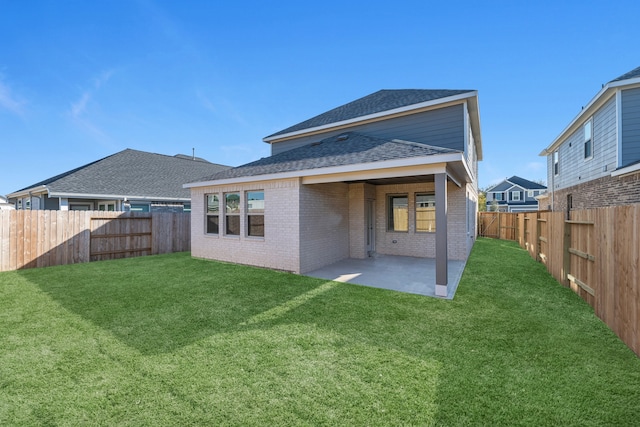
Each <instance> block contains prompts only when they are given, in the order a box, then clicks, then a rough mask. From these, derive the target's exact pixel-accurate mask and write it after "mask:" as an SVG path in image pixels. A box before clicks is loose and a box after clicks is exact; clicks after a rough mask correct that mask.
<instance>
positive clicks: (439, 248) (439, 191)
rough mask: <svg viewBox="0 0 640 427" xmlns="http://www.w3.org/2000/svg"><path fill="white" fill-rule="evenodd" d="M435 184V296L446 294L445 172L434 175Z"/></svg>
mask: <svg viewBox="0 0 640 427" xmlns="http://www.w3.org/2000/svg"><path fill="white" fill-rule="evenodd" d="M435 186H436V296H438V297H446V296H447V283H448V282H449V270H448V258H449V256H448V251H447V248H448V245H447V174H446V173H438V174H436V175H435Z"/></svg>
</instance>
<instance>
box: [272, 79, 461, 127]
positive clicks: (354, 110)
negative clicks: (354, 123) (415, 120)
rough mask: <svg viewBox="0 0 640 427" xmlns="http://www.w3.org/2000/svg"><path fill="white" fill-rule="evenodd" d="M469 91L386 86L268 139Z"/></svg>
mask: <svg viewBox="0 0 640 427" xmlns="http://www.w3.org/2000/svg"><path fill="white" fill-rule="evenodd" d="M467 92H472V91H471V90H449V89H392V90H388V89H383V90H379V91H378V92H375V93H372V94H371V95H367V96H365V97H363V98H360V99H356V100H355V101H352V102H349V103H348V104H344V105H342V106H340V107H337V108H334V109H333V110H329V111H327V112H326V113H322V114H320V115H318V116H315V117H312V118H310V119H308V120H305V121H303V122H300V123H298V124H296V125H293V126H291V127H288V128H286V129H284V130H281V131H280V132H276V133H274V134H272V135H269V136H267V137H266V138H270V137H273V136H277V135H284V134H287V133H291V132H295V131H299V130H304V129H310V128H315V127H318V126H324V125H328V124H331V123H337V122H341V121H344V120H349V119H355V118H357V117H363V116H368V115H370V114H375V113H380V112H383V111H388V110H393V109H395V108H400V107H406V106H409V105H413V104H419V103H421V102H427V101H433V100H435V99H440V98H446V97H449V96H454V95H459V94H461V93H467Z"/></svg>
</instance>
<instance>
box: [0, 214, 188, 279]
mask: <svg viewBox="0 0 640 427" xmlns="http://www.w3.org/2000/svg"><path fill="white" fill-rule="evenodd" d="M96 218H99V219H96ZM156 218H158V219H157V220H156ZM190 219H191V216H190V215H189V214H183V213H122V212H96V211H93V212H92V211H0V251H1V252H0V271H9V270H17V269H22V268H32V267H45V266H52V265H63V264H74V263H82V262H88V261H93V260H97V259H113V258H119V257H123V256H141V255H150V254H151V253H152V241H153V245H154V246H153V253H169V252H177V251H182V250H189V248H190V240H191V230H190V223H191V221H190ZM154 222H155V223H157V224H158V227H153V226H152V224H153V223H154ZM94 253H106V254H103V255H98V256H93V255H92V254H94Z"/></svg>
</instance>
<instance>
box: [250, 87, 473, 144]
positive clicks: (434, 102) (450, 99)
mask: <svg viewBox="0 0 640 427" xmlns="http://www.w3.org/2000/svg"><path fill="white" fill-rule="evenodd" d="M477 95H478V91H477V90H473V91H469V92H464V93H461V94H458V95H453V96H448V97H446V98H439V99H434V100H431V101H425V102H420V103H418V104H411V105H408V106H404V107H399V108H394V109H392V110H385V111H381V112H379V113H373V114H369V115H366V116H360V117H355V118H353V119H348V120H342V121H340V122H333V123H329V124H326V125H321V126H316V127H312V128H306V129H301V130H297V131H293V132H289V133H285V134H280V135H274V136H269V137H266V138H263V139H262V140H263V141H264V142H268V143H271V142H272V141H276V140H279V139H285V138H292V137H294V136H300V135H304V134H307V133H314V132H319V131H323V130H327V129H331V128H335V127H341V126H347V125H352V124H354V123H359V122H364V121H368V120H374V119H379V118H381V117H386V116H391V115H394V114H401V113H406V112H409V111H413V110H419V109H422V108H428V107H432V106H435V105H440V104H446V103H450V102H455V101H460V100H463V99H467V98H473V97H476V96H477Z"/></svg>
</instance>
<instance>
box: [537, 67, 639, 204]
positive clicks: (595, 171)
mask: <svg viewBox="0 0 640 427" xmlns="http://www.w3.org/2000/svg"><path fill="white" fill-rule="evenodd" d="M540 155H541V156H546V157H547V184H548V186H549V192H548V196H549V197H548V200H547V201H546V202H545V203H548V206H549V208H550V209H551V210H554V211H567V212H568V211H570V210H571V209H588V208H597V207H603V206H614V205H623V204H630V203H640V67H638V68H635V69H634V70H632V71H630V72H628V73H626V74H623V75H622V76H620V77H618V78H616V79H614V80H611V81H610V82H609V83H607V84H605V85H604V86H603V87H602V89H601V90H600V91H599V92H598V93H597V94H596V96H595V97H594V98H593V99H592V100H591V101H590V102H589V103H588V104H587V105H586V106H585V107H583V108H582V110H581V111H580V113H579V114H578V115H577V116H576V117H575V118H574V119H573V120H572V121H571V122H570V123H569V125H568V126H567V127H566V128H565V129H564V130H563V131H562V133H561V134H560V135H559V136H558V137H557V138H556V139H555V140H554V141H553V142H552V143H551V144H550V145H549V146H548V147H547V148H545V149H544V150H543V151H542V152H541V153H540Z"/></svg>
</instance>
